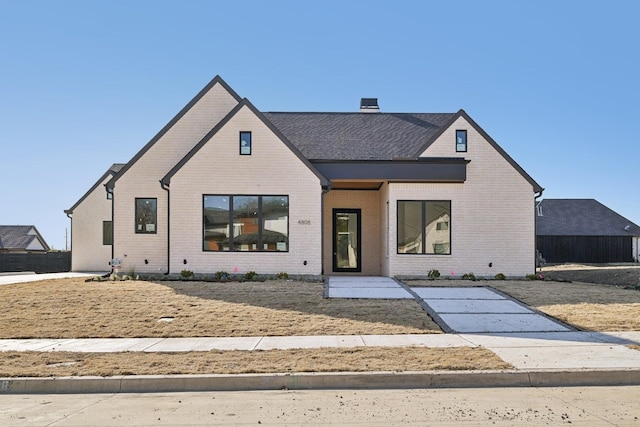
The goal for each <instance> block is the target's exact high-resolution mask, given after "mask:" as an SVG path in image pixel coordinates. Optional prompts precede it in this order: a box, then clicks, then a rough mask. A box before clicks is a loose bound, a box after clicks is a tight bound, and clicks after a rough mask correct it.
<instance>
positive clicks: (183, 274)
mask: <svg viewBox="0 0 640 427" xmlns="http://www.w3.org/2000/svg"><path fill="white" fill-rule="evenodd" d="M180 277H182V278H184V279H193V271H191V270H182V271H181V272H180Z"/></svg>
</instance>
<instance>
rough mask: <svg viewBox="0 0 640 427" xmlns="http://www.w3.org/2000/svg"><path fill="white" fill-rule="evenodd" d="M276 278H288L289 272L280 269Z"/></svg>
mask: <svg viewBox="0 0 640 427" xmlns="http://www.w3.org/2000/svg"><path fill="white" fill-rule="evenodd" d="M276 279H279V280H287V279H289V274H287V272H286V271H281V272H280V273H277V274H276Z"/></svg>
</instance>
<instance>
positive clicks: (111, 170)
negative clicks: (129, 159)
mask: <svg viewBox="0 0 640 427" xmlns="http://www.w3.org/2000/svg"><path fill="white" fill-rule="evenodd" d="M125 166H126V165H125V164H124V163H114V164H113V165H111V167H110V168H109V169H108V170H107V171H106V172H105V173H104V174H102V176H101V177H100V179H98V180H97V181H96V183H95V184H93V186H92V187H91V188H90V189H89V191H87V192H86V193H84V195H83V196H82V197H80V199H79V200H78V201H77V202H76V203H75V204H74V205H73V206H71V207H70V208H69V209H65V211H64V213H66V214H67V215H69V214H72V213H73V211H74V210H75V209H76V208H77V207H78V206H79V205H80V203H82V202H83V201H84V199H86V198H87V197H89V194H91V193H92V192H93V191H94V190H95V189H96V188H97V187H98V186H99V185H100V184H101V183H103V182H104V180H105V179H107V177H109V176H111V177H113V176H116V175H117V174H118V172H120V171H121V170H122V168H124V167H125ZM105 197H107V196H106V193H105Z"/></svg>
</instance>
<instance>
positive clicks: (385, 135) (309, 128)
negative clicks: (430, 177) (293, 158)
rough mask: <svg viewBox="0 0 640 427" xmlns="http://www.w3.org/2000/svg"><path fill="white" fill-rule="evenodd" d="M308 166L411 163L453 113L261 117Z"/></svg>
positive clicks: (443, 126) (319, 114) (446, 123)
mask: <svg viewBox="0 0 640 427" xmlns="http://www.w3.org/2000/svg"><path fill="white" fill-rule="evenodd" d="M263 114H264V116H265V117H266V118H267V119H268V120H269V121H270V122H271V123H272V124H273V125H274V126H275V127H276V128H277V129H278V130H279V131H280V132H281V133H282V134H283V135H284V136H285V137H286V138H287V139H288V140H289V141H290V142H291V143H292V144H293V145H295V146H296V148H297V149H298V150H300V152H301V153H302V155H303V156H305V157H306V158H307V159H309V160H312V161H313V160H392V159H394V158H409V157H414V158H415V157H416V155H417V153H418V151H419V150H420V149H421V148H422V147H423V146H425V144H427V143H428V142H430V141H432V140H433V139H434V138H435V137H436V136H437V135H438V134H439V133H440V132H441V131H442V130H444V128H445V127H446V126H447V125H449V124H450V122H451V121H452V119H453V118H454V117H456V113H284V112H282V113H281V112H271V113H263Z"/></svg>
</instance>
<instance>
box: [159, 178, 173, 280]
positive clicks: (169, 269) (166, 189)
mask: <svg viewBox="0 0 640 427" xmlns="http://www.w3.org/2000/svg"><path fill="white" fill-rule="evenodd" d="M160 187H162V189H163V190H164V191H166V192H167V271H166V272H165V273H164V274H165V275H166V276H168V275H169V273H170V271H171V267H170V265H171V214H170V213H171V197H170V196H171V193H170V192H169V184H167V183H165V182H164V181H163V180H160Z"/></svg>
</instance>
